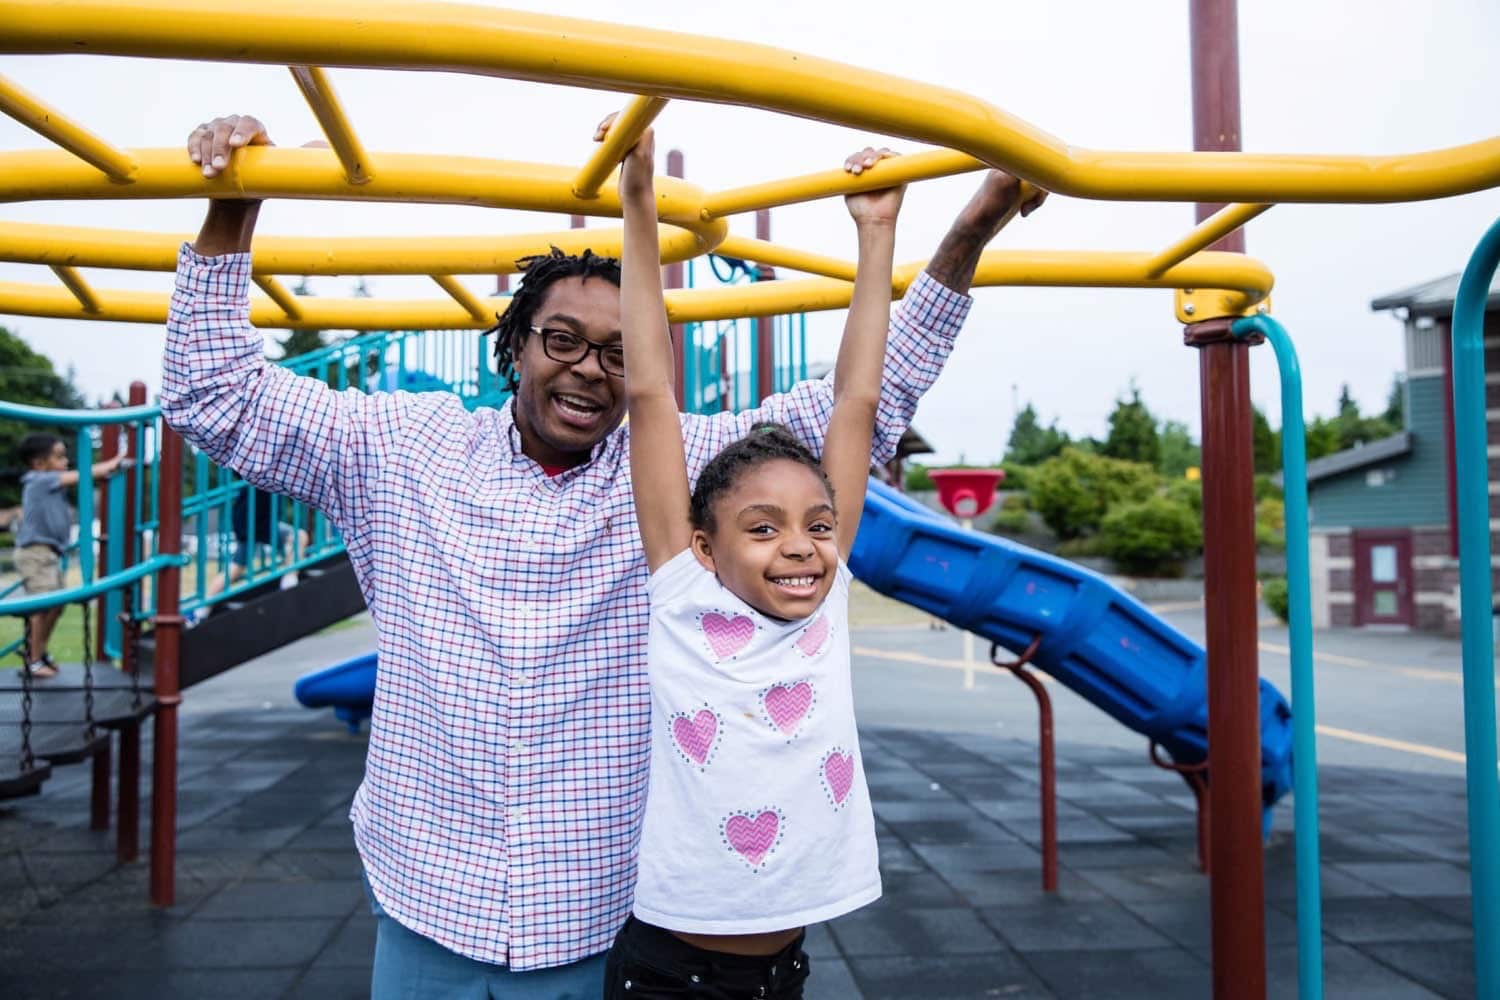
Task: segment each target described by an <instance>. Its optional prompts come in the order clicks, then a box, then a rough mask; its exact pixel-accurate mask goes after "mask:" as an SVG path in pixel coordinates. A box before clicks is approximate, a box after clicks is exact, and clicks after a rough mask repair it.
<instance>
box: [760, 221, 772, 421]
mask: <svg viewBox="0 0 1500 1000" xmlns="http://www.w3.org/2000/svg"><path fill="white" fill-rule="evenodd" d="M755 238H756V239H758V240H769V239H770V238H771V210H770V209H769V208H762V209H757V210H756V212H755ZM758 268H759V270H760V280H761V281H774V280H776V272H775V270H773V269H772V268H771V267H770V266H768V265H766V264H760V265H758ZM755 375H756V378H755V400H756V402H758V403H759V402H764V401H765V399H766V397H767V396H770V395H771V394H772V393H774V392H775V391H776V317H774V316H760V317H758V318H757V319H756V320H755Z"/></svg>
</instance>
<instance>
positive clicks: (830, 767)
mask: <svg viewBox="0 0 1500 1000" xmlns="http://www.w3.org/2000/svg"><path fill="white" fill-rule="evenodd" d="M823 780H825V781H827V782H828V790H829V791H830V792H832V793H833V801H834V804H835V805H843V804H844V799H845V798H847V797H848V795H849V789H850V788H851V787H853V785H854V755H853V754H852V753H840V752H839V751H837V750H834V751H833V752H831V753H830V754H829V755H828V756H827V757H824V758H823Z"/></svg>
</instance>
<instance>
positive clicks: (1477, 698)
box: [1453, 221, 1500, 997]
mask: <svg viewBox="0 0 1500 1000" xmlns="http://www.w3.org/2000/svg"><path fill="white" fill-rule="evenodd" d="M1497 265H1500V221H1496V222H1495V224H1494V225H1492V226H1490V228H1489V231H1488V232H1486V233H1485V234H1484V236H1483V237H1482V238H1481V239H1480V241H1479V245H1478V246H1477V247H1475V248H1474V255H1473V256H1472V257H1470V258H1469V266H1468V267H1466V268H1465V269H1464V274H1463V278H1461V279H1460V280H1459V283H1458V296H1457V298H1455V299H1454V302H1453V429H1454V451H1455V453H1456V458H1457V465H1458V468H1457V478H1458V580H1459V608H1460V613H1461V614H1462V617H1463V655H1464V756H1465V760H1466V770H1467V773H1468V779H1467V780H1468V788H1467V790H1468V797H1469V882H1470V887H1471V889H1472V892H1473V907H1474V986H1475V992H1474V995H1475V996H1478V997H1500V777H1497V776H1496V772H1495V768H1496V756H1497V755H1496V751H1495V638H1494V634H1493V632H1492V631H1491V624H1490V621H1491V615H1492V614H1493V613H1494V608H1493V601H1494V597H1493V595H1492V593H1491V591H1490V503H1489V500H1490V496H1489V461H1488V456H1487V445H1488V440H1487V433H1486V431H1487V428H1486V420H1485V405H1484V311H1485V306H1486V304H1487V302H1488V299H1489V291H1490V281H1491V279H1492V278H1493V277H1494V274H1495V268H1496V266H1497Z"/></svg>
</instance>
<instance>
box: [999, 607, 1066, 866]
mask: <svg viewBox="0 0 1500 1000" xmlns="http://www.w3.org/2000/svg"><path fill="white" fill-rule="evenodd" d="M1041 645H1042V637H1041V636H1037V637H1036V638H1035V639H1032V640H1031V644H1030V645H1028V646H1027V647H1026V649H1025V650H1024V651H1022V653H1021V655H1020V656H1018V657H1016V658H1015V659H1014V660H1009V661H1004V662H1002V661H1001V660H998V659H996V657H995V654H996V653H998V652H999V650H1000V645H999V643H996V644H995V645H994V646H991V647H990V662H991V663H993V664H994V665H995V666H997V667H1004V668H1005V669H1006V670H1009V671H1010V672H1011V673H1013V674H1015V675H1016V679H1017V680H1019V681H1020V682H1021V683H1022V684H1025V685H1026V686H1027V687H1028V688H1030V689H1031V693H1032V695H1033V696H1035V698H1036V709H1037V725H1038V729H1039V735H1040V737H1041V741H1040V749H1041V769H1042V774H1041V779H1042V788H1041V792H1042V890H1043V891H1045V892H1056V891H1057V753H1056V751H1055V750H1054V748H1053V739H1052V696H1051V695H1049V694H1048V693H1047V689H1046V688H1045V687H1043V686H1042V681H1041V678H1039V677H1038V676H1037V675H1036V674H1034V673H1032V672H1031V671H1030V670H1027V669H1026V664H1028V663H1030V662H1031V658H1032V657H1033V656H1035V655H1036V651H1037V649H1038V648H1040V647H1041Z"/></svg>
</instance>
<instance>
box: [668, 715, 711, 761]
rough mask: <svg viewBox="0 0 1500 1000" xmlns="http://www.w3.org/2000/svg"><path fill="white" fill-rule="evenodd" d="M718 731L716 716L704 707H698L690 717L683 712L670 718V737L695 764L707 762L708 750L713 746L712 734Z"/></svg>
mask: <svg viewBox="0 0 1500 1000" xmlns="http://www.w3.org/2000/svg"><path fill="white" fill-rule="evenodd" d="M718 731H719V719H718V717H717V716H716V715H714V713H712V712H710V711H709V710H708V709H706V708H704V709H700V710H699V711H698V714H697V715H695V716H693V717H692V718H688V716H687V715H686V714H683V715H678V716H675V717H674V718H673V719H672V739H674V740H676V741H677V746H678V747H679V748H680V749H681V750H682V752H683V753H684V754H686V755H687V756H688V758H689V759H690V760H692V761H693V762H694V763H696V764H704V763H707V762H708V755H709V752H710V751H711V750H713V748H714V736H715V734H717V733H718Z"/></svg>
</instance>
